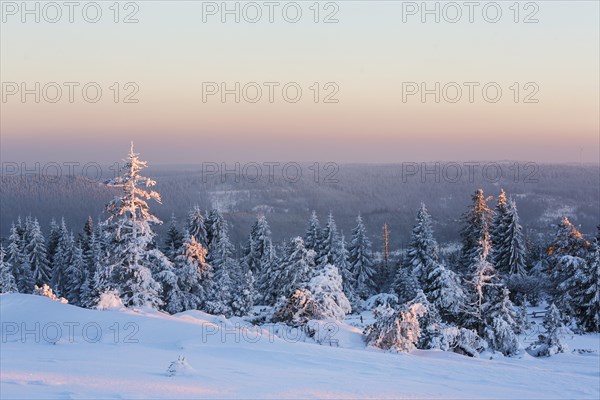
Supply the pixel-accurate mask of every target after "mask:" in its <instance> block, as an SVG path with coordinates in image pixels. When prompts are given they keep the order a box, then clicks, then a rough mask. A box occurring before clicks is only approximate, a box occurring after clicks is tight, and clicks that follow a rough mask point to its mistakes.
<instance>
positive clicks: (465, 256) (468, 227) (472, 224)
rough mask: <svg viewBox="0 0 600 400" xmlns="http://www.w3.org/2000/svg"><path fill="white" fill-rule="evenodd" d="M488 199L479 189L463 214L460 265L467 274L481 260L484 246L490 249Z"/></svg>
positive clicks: (490, 213) (490, 216)
mask: <svg viewBox="0 0 600 400" xmlns="http://www.w3.org/2000/svg"><path fill="white" fill-rule="evenodd" d="M487 201H488V199H487V198H486V197H485V195H484V194H483V189H478V190H477V191H476V192H475V194H474V195H473V196H472V204H471V206H469V208H468V210H467V211H466V212H465V213H464V214H463V216H462V221H463V225H464V226H463V228H462V230H461V232H460V235H461V238H462V250H461V258H460V266H461V268H462V271H463V273H464V274H465V275H469V274H470V273H471V272H472V271H473V269H474V265H475V264H476V263H479V262H480V260H481V255H482V254H483V251H484V250H483V248H484V246H487V247H488V250H489V246H490V243H489V241H490V224H491V221H492V210H490V209H489V208H488V205H487ZM488 253H489V251H488ZM489 256H490V254H488V257H489ZM488 261H489V260H488Z"/></svg>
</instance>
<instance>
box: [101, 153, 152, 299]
mask: <svg viewBox="0 0 600 400" xmlns="http://www.w3.org/2000/svg"><path fill="white" fill-rule="evenodd" d="M146 167H147V163H146V162H145V161H141V160H140V159H139V156H138V154H137V153H135V152H134V151H133V143H132V144H131V148H130V150H129V154H128V156H127V159H126V160H125V165H124V167H123V168H122V170H121V175H120V176H118V177H116V178H114V179H112V180H111V181H109V182H108V184H109V185H110V186H113V187H117V188H120V189H121V190H122V194H121V196H117V197H115V198H114V199H113V200H112V201H111V202H110V203H109V204H108V205H107V207H106V211H107V212H108V214H109V215H110V216H109V218H108V219H107V221H106V231H107V234H108V235H109V237H110V239H111V242H110V245H109V246H110V248H109V254H110V267H111V269H112V276H111V284H113V285H114V286H115V288H117V289H118V291H119V295H120V298H121V300H122V301H123V304H124V305H125V306H127V307H153V308H158V307H159V306H160V305H161V303H162V302H161V299H160V292H161V287H160V284H159V283H157V282H156V280H155V279H154V277H153V276H152V272H151V269H152V264H151V260H150V255H151V254H150V253H151V250H152V249H151V246H152V243H153V240H154V236H155V234H154V231H153V230H152V225H153V224H160V223H161V221H160V220H159V219H158V218H156V217H155V216H154V215H152V214H151V213H150V208H149V206H148V203H147V200H155V201H156V202H158V203H160V195H159V194H158V193H157V192H155V191H153V190H147V189H146V188H149V187H152V186H154V185H155V184H156V182H155V181H153V180H152V179H149V178H146V177H143V176H141V175H140V172H141V171H142V170H144V169H145V168H146Z"/></svg>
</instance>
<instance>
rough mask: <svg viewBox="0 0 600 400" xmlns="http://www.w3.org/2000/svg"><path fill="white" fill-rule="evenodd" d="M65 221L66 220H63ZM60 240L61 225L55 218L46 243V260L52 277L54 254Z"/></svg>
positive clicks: (51, 222) (51, 223)
mask: <svg viewBox="0 0 600 400" xmlns="http://www.w3.org/2000/svg"><path fill="white" fill-rule="evenodd" d="M63 221H64V218H63ZM59 239H60V225H59V224H58V223H57V222H56V220H55V219H54V218H52V220H51V221H50V231H49V232H48V240H47V242H46V254H47V256H46V259H47V260H48V265H49V268H50V275H52V266H53V265H54V254H56V248H57V247H58V240H59Z"/></svg>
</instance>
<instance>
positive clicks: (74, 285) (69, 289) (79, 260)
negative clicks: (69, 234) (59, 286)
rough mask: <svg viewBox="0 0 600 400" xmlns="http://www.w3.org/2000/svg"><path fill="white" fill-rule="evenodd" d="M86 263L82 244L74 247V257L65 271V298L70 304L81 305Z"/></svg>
mask: <svg viewBox="0 0 600 400" xmlns="http://www.w3.org/2000/svg"><path fill="white" fill-rule="evenodd" d="M85 268H86V266H85V261H84V258H83V249H82V248H81V244H80V243H76V244H75V246H74V247H73V255H72V257H71V260H70V262H69V265H68V266H67V268H66V270H65V279H66V285H65V289H66V291H65V293H64V297H65V298H66V299H67V300H69V304H73V305H76V306H79V305H81V290H82V286H83V280H84V278H85V273H86V272H85Z"/></svg>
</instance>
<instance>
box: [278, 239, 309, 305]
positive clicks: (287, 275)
mask: <svg viewBox="0 0 600 400" xmlns="http://www.w3.org/2000/svg"><path fill="white" fill-rule="evenodd" d="M314 258H315V252H314V251H313V250H308V249H306V247H304V240H302V238H301V237H299V236H298V237H295V238H293V239H292V240H291V242H290V243H289V245H288V246H287V253H286V254H285V255H284V258H282V260H281V263H280V264H279V265H280V267H279V268H278V269H277V270H276V271H274V274H273V279H272V281H271V290H272V294H273V297H274V298H275V299H278V298H280V297H285V298H288V297H289V296H290V295H291V294H292V293H293V292H294V291H295V290H296V289H301V288H304V287H306V284H307V283H308V281H309V280H310V279H311V277H312V276H313V274H314V273H315V261H314ZM314 294H315V293H313V295H314Z"/></svg>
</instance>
